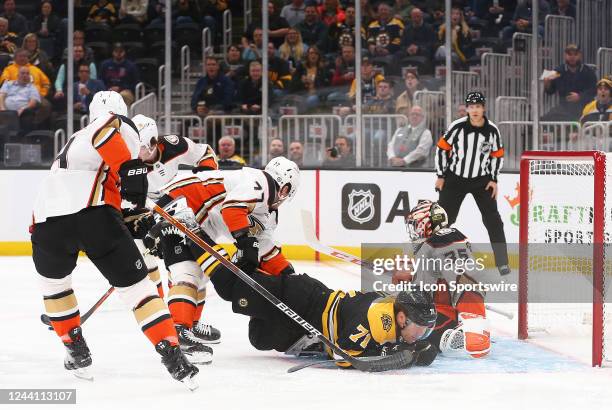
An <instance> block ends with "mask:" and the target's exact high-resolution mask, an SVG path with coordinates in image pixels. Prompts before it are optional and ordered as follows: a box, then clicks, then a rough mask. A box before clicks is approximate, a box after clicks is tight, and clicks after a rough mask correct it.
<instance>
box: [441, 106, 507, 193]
mask: <svg viewBox="0 0 612 410" xmlns="http://www.w3.org/2000/svg"><path fill="white" fill-rule="evenodd" d="M503 157H504V146H503V143H502V140H501V135H500V134H499V129H497V126H495V124H493V123H492V122H491V121H489V120H488V119H487V118H486V117H485V123H484V125H483V126H482V127H474V126H472V125H471V124H470V121H469V117H467V116H466V117H463V118H460V119H458V120H456V121H455V122H453V123H452V124H451V125H450V127H449V128H448V130H447V131H446V133H445V134H444V135H443V136H442V137H441V138H440V140H439V141H438V144H437V148H436V173H437V174H438V177H441V178H444V176H445V175H447V174H448V172H452V173H453V174H455V175H457V176H460V177H463V178H477V177H481V176H484V175H489V176H490V177H491V180H493V181H497V176H498V175H499V171H500V170H501V168H502V165H503V163H504V158H503Z"/></svg>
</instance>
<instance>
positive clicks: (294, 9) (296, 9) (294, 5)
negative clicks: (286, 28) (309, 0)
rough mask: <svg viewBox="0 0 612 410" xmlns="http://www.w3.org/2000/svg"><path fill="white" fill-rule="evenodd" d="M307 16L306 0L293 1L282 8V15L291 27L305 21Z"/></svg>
mask: <svg viewBox="0 0 612 410" xmlns="http://www.w3.org/2000/svg"><path fill="white" fill-rule="evenodd" d="M305 14H306V6H305V5H304V0H291V3H290V4H287V5H286V6H285V7H283V8H282V10H281V12H280V15H281V17H283V18H284V19H285V20H287V23H289V25H290V26H291V27H295V26H297V25H298V24H300V23H301V22H302V21H304V18H305Z"/></svg>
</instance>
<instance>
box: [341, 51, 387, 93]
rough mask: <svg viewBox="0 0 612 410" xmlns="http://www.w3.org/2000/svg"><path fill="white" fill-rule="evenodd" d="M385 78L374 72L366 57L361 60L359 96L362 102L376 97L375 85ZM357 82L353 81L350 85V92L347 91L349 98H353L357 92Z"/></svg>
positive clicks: (370, 62)
mask: <svg viewBox="0 0 612 410" xmlns="http://www.w3.org/2000/svg"><path fill="white" fill-rule="evenodd" d="M384 79H385V77H384V76H383V75H382V74H380V73H377V72H376V71H374V67H373V66H372V61H370V59H369V58H368V57H364V58H362V61H361V95H362V97H363V101H364V102H365V101H367V100H368V99H369V98H372V97H374V96H375V95H376V84H378V83H379V82H380V81H381V80H384ZM356 81H357V80H353V83H352V84H351V90H350V91H349V98H355V93H356V92H357V91H356V90H357V83H356Z"/></svg>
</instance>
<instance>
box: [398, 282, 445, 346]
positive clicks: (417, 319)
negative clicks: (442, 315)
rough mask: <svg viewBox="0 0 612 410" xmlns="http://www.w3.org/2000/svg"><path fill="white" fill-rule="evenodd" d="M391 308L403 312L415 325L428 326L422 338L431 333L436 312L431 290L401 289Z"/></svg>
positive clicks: (436, 315) (434, 323)
mask: <svg viewBox="0 0 612 410" xmlns="http://www.w3.org/2000/svg"><path fill="white" fill-rule="evenodd" d="M393 308H394V310H395V312H396V313H397V312H404V314H405V315H406V317H407V318H408V319H409V320H410V321H412V322H414V323H416V324H417V325H419V326H425V327H427V328H429V330H428V331H427V332H426V333H425V335H424V336H423V337H422V338H423V339H425V338H426V337H427V336H429V335H430V334H431V331H432V330H433V328H434V326H435V325H436V319H437V317H438V313H437V312H436V306H435V305H434V301H433V296H432V295H431V292H425V291H422V290H412V291H401V292H400V293H398V294H397V296H396V297H395V303H394V304H393Z"/></svg>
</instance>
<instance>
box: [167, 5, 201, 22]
mask: <svg viewBox="0 0 612 410" xmlns="http://www.w3.org/2000/svg"><path fill="white" fill-rule="evenodd" d="M172 11H173V13H172V21H173V22H174V24H181V23H194V24H198V25H199V24H200V20H201V18H200V10H199V9H198V6H197V5H196V3H195V1H194V0H178V1H177V3H176V6H175V8H173V9H172Z"/></svg>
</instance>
